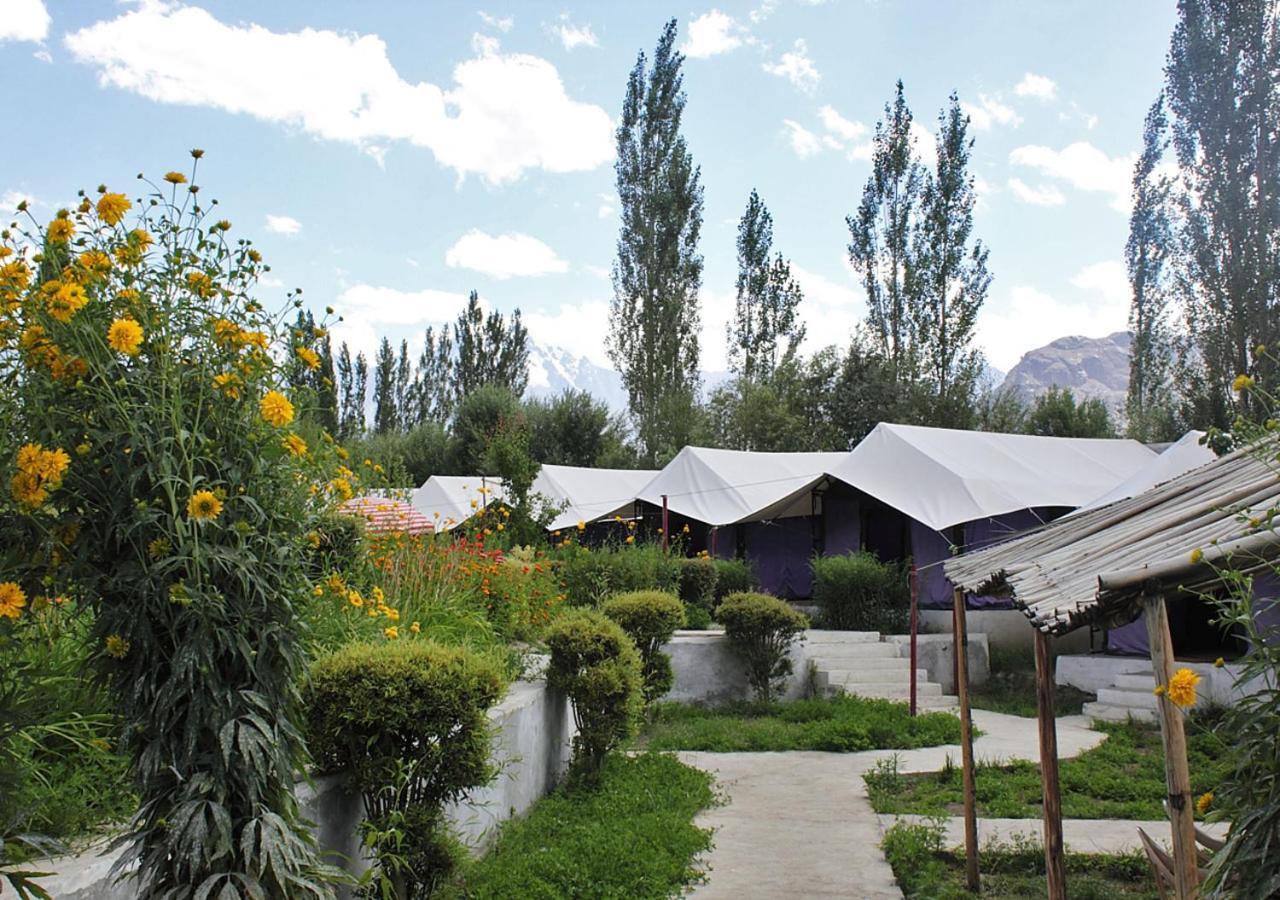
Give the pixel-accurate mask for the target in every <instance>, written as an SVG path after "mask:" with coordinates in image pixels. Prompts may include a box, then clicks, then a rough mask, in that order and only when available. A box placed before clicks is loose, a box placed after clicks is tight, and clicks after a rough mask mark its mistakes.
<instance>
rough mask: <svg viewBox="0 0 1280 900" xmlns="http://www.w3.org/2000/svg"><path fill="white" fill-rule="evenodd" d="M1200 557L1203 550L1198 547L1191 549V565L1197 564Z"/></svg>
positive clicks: (1202, 554) (1202, 557)
mask: <svg viewBox="0 0 1280 900" xmlns="http://www.w3.org/2000/svg"><path fill="white" fill-rule="evenodd" d="M1202 559H1204V551H1203V550H1201V549H1200V548H1199V547H1196V548H1195V549H1194V550H1192V551H1191V565H1193V566H1194V565H1198V564H1199V562H1200V560H1202Z"/></svg>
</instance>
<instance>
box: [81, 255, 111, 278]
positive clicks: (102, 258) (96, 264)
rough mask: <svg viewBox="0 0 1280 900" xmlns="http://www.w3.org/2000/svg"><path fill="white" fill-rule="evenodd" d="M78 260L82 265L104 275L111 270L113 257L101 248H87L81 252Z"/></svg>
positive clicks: (96, 273)
mask: <svg viewBox="0 0 1280 900" xmlns="http://www.w3.org/2000/svg"><path fill="white" fill-rule="evenodd" d="M78 262H79V263H80V265H81V267H83V268H85V269H88V270H89V271H90V272H92V273H94V274H95V275H102V274H104V273H106V272H110V271H111V257H110V256H107V254H105V253H103V252H102V251H101V250H86V251H85V252H84V253H81V254H80V257H79V259H78Z"/></svg>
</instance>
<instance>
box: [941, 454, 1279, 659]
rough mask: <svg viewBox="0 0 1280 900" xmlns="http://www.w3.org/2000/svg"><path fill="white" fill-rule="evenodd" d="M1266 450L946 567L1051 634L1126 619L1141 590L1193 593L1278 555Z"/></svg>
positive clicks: (958, 581)
mask: <svg viewBox="0 0 1280 900" xmlns="http://www.w3.org/2000/svg"><path fill="white" fill-rule="evenodd" d="M1264 446H1265V448H1266V449H1265V453H1264V451H1263V450H1260V449H1259V448H1256V447H1255V448H1249V449H1246V450H1240V451H1236V452H1235V453H1233V454H1231V455H1229V456H1224V457H1223V458H1221V459H1219V460H1216V461H1214V462H1212V463H1210V464H1209V465H1206V466H1201V467H1199V468H1196V469H1192V470H1191V471H1190V472H1186V473H1184V474H1182V475H1180V476H1178V477H1177V478H1174V479H1173V480H1172V481H1168V482H1165V483H1164V484H1162V485H1160V486H1158V487H1155V488H1152V489H1151V490H1149V491H1147V492H1145V493H1143V494H1139V495H1138V496H1136V497H1131V498H1129V499H1127V500H1121V501H1119V502H1116V503H1112V504H1110V505H1109V506H1104V507H1099V508H1098V509H1094V510H1091V511H1089V512H1086V513H1082V514H1080V515H1077V516H1072V517H1070V518H1064V519H1059V520H1058V521H1056V522H1054V523H1053V524H1051V525H1048V526H1046V527H1044V528H1041V529H1039V530H1037V531H1034V532H1032V533H1030V534H1028V535H1026V536H1024V537H1021V538H1017V539H1015V540H1012V541H1009V542H1007V543H1004V544H1000V545H997V546H995V547H991V548H989V549H986V550H979V551H976V552H974V553H967V554H965V555H963V556H957V557H955V558H954V559H950V560H947V561H946V562H945V563H944V564H943V570H944V571H945V572H946V575H947V578H949V579H950V580H951V582H952V583H953V584H955V585H956V586H957V587H959V588H963V589H964V590H966V591H969V592H972V593H982V594H988V593H998V594H1004V595H1007V596H1010V597H1011V598H1012V599H1013V601H1014V603H1015V605H1017V606H1018V607H1019V608H1021V609H1022V610H1023V611H1024V612H1025V613H1026V614H1027V617H1028V618H1030V619H1031V623H1032V624H1033V625H1034V626H1035V627H1036V628H1039V629H1040V630H1042V631H1045V632H1047V633H1050V634H1065V633H1066V632H1068V631H1072V630H1074V629H1076V628H1079V627H1081V626H1082V625H1086V624H1089V623H1091V622H1105V623H1110V624H1118V623H1121V622H1125V621H1128V620H1130V619H1132V618H1133V616H1134V614H1135V613H1136V611H1137V604H1138V600H1139V599H1140V597H1141V595H1142V593H1143V592H1144V591H1151V590H1159V591H1173V592H1179V593H1188V592H1189V593H1194V592H1196V591H1198V590H1203V589H1205V588H1207V587H1209V586H1211V585H1213V584H1215V583H1217V582H1218V581H1219V580H1220V577H1219V576H1218V574H1217V572H1216V569H1215V567H1219V568H1222V567H1226V568H1233V569H1238V570H1241V571H1256V570H1257V569H1259V568H1260V567H1261V566H1262V565H1263V564H1265V563H1266V561H1267V560H1269V559H1273V558H1274V557H1275V556H1276V555H1278V554H1280V533H1277V531H1276V527H1277V522H1276V521H1274V520H1272V519H1270V518H1269V516H1268V515H1267V513H1268V510H1275V509H1276V506H1277V504H1280V474H1278V472H1280V467H1278V466H1277V463H1278V462H1280V458H1278V457H1277V454H1276V448H1277V442H1275V441H1271V442H1270V443H1269V444H1267V445H1264ZM1196 550H1198V551H1200V552H1199V553H1193V551H1196Z"/></svg>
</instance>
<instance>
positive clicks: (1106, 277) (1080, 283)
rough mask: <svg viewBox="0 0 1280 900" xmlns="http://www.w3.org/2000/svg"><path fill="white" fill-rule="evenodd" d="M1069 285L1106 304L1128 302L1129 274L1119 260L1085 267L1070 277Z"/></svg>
mask: <svg viewBox="0 0 1280 900" xmlns="http://www.w3.org/2000/svg"><path fill="white" fill-rule="evenodd" d="M1071 283H1072V284H1073V285H1075V286H1076V287H1078V288H1080V289H1081V290H1083V291H1088V292H1089V293H1091V294H1097V295H1098V296H1100V297H1102V298H1103V299H1104V300H1106V301H1107V302H1108V303H1126V304H1127V303H1128V302H1129V273H1128V272H1126V271H1125V268H1124V263H1122V262H1120V261H1119V260H1114V259H1108V260H1104V261H1102V262H1097V263H1093V264H1092V265H1088V266H1085V267H1084V268H1083V269H1081V270H1080V271H1079V272H1077V273H1076V274H1075V275H1073V276H1072V278H1071Z"/></svg>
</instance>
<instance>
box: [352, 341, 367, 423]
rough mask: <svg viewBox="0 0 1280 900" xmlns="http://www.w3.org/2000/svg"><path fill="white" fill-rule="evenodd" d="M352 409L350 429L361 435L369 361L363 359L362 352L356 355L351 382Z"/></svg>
mask: <svg viewBox="0 0 1280 900" xmlns="http://www.w3.org/2000/svg"><path fill="white" fill-rule="evenodd" d="M351 395H352V402H353V405H352V409H351V427H352V432H351V433H352V434H357V435H358V434H363V433H364V431H365V428H366V427H367V426H366V424H365V405H366V404H367V403H368V398H369V360H367V359H365V355H364V351H361V352H360V353H357V354H356V371H355V379H354V382H353V390H352V392H351Z"/></svg>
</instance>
